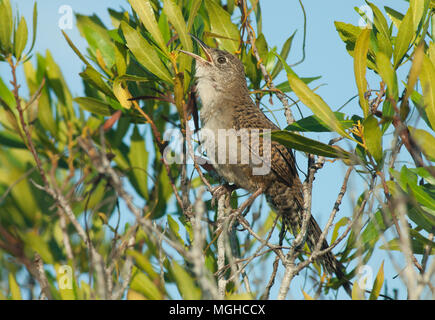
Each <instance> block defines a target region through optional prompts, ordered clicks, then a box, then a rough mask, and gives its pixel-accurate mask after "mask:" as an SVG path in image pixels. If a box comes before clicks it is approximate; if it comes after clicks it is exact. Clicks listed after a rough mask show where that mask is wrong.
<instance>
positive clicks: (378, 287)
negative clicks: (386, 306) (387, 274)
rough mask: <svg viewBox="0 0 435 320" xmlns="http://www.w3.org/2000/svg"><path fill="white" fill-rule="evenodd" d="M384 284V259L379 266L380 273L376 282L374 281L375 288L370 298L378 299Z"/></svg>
mask: <svg viewBox="0 0 435 320" xmlns="http://www.w3.org/2000/svg"><path fill="white" fill-rule="evenodd" d="M383 284H384V262H383V261H382V264H381V266H380V267H379V271H378V274H377V275H376V279H375V282H374V283H373V288H372V291H371V292H370V297H369V300H376V299H378V297H379V293H380V292H381V289H382V285H383Z"/></svg>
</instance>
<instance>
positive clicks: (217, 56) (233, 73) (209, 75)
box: [180, 35, 249, 103]
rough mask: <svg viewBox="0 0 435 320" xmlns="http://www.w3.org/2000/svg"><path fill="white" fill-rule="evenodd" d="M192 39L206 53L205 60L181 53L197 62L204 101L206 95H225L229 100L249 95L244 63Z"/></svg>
mask: <svg viewBox="0 0 435 320" xmlns="http://www.w3.org/2000/svg"><path fill="white" fill-rule="evenodd" d="M192 37H193V38H194V39H195V40H196V41H197V42H198V44H199V45H200V47H201V48H202V50H203V51H204V54H205V58H203V57H201V56H199V55H197V54H194V53H192V52H188V51H183V50H180V51H181V52H183V53H185V54H187V55H189V56H191V57H192V58H194V59H195V60H196V74H195V76H196V78H197V86H198V90H199V94H200V96H201V99H202V100H204V95H205V94H207V95H208V94H212V95H216V94H217V95H223V96H226V97H227V98H231V97H234V98H237V96H239V95H243V96H246V95H249V93H248V88H247V84H246V76H245V70H244V67H243V63H242V62H241V61H240V60H239V59H238V58H237V57H236V56H235V55H233V54H231V53H229V52H227V51H224V50H220V49H215V48H210V47H209V46H207V45H206V44H205V43H204V42H203V41H201V40H200V39H198V38H197V37H195V36H193V35H192ZM203 103H204V101H203Z"/></svg>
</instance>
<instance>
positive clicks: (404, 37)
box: [393, 8, 414, 69]
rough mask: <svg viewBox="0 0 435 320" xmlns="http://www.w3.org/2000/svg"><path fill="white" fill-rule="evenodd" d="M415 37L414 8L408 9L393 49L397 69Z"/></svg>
mask: <svg viewBox="0 0 435 320" xmlns="http://www.w3.org/2000/svg"><path fill="white" fill-rule="evenodd" d="M413 38H414V21H413V17H412V8H410V9H409V10H408V12H407V13H406V15H405V17H404V18H403V21H402V23H401V24H400V27H399V32H398V33H397V38H396V43H395V46H394V50H393V58H394V68H395V69H397V68H398V67H399V65H400V62H401V61H402V59H403V57H404V56H405V54H406V53H407V52H408V49H409V46H410V45H411V41H412V39H413Z"/></svg>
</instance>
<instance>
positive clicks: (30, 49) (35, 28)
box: [27, 1, 38, 55]
mask: <svg viewBox="0 0 435 320" xmlns="http://www.w3.org/2000/svg"><path fill="white" fill-rule="evenodd" d="M37 26H38V7H37V5H36V1H35V4H34V5H33V29H32V31H33V35H32V44H31V45H30V48H29V51H28V52H27V55H29V54H30V52H32V50H33V47H34V46H35V42H36V33H37V29H38V28H37Z"/></svg>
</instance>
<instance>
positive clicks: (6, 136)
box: [0, 131, 27, 149]
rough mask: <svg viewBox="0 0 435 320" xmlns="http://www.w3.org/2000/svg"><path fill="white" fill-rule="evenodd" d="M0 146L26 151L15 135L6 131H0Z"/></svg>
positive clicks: (18, 137)
mask: <svg viewBox="0 0 435 320" xmlns="http://www.w3.org/2000/svg"><path fill="white" fill-rule="evenodd" d="M0 144H1V145H2V146H7V147H11V148H20V149H26V148H27V147H26V145H25V144H24V142H23V141H22V140H21V138H20V136H19V135H17V134H13V133H10V132H8V131H0Z"/></svg>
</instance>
